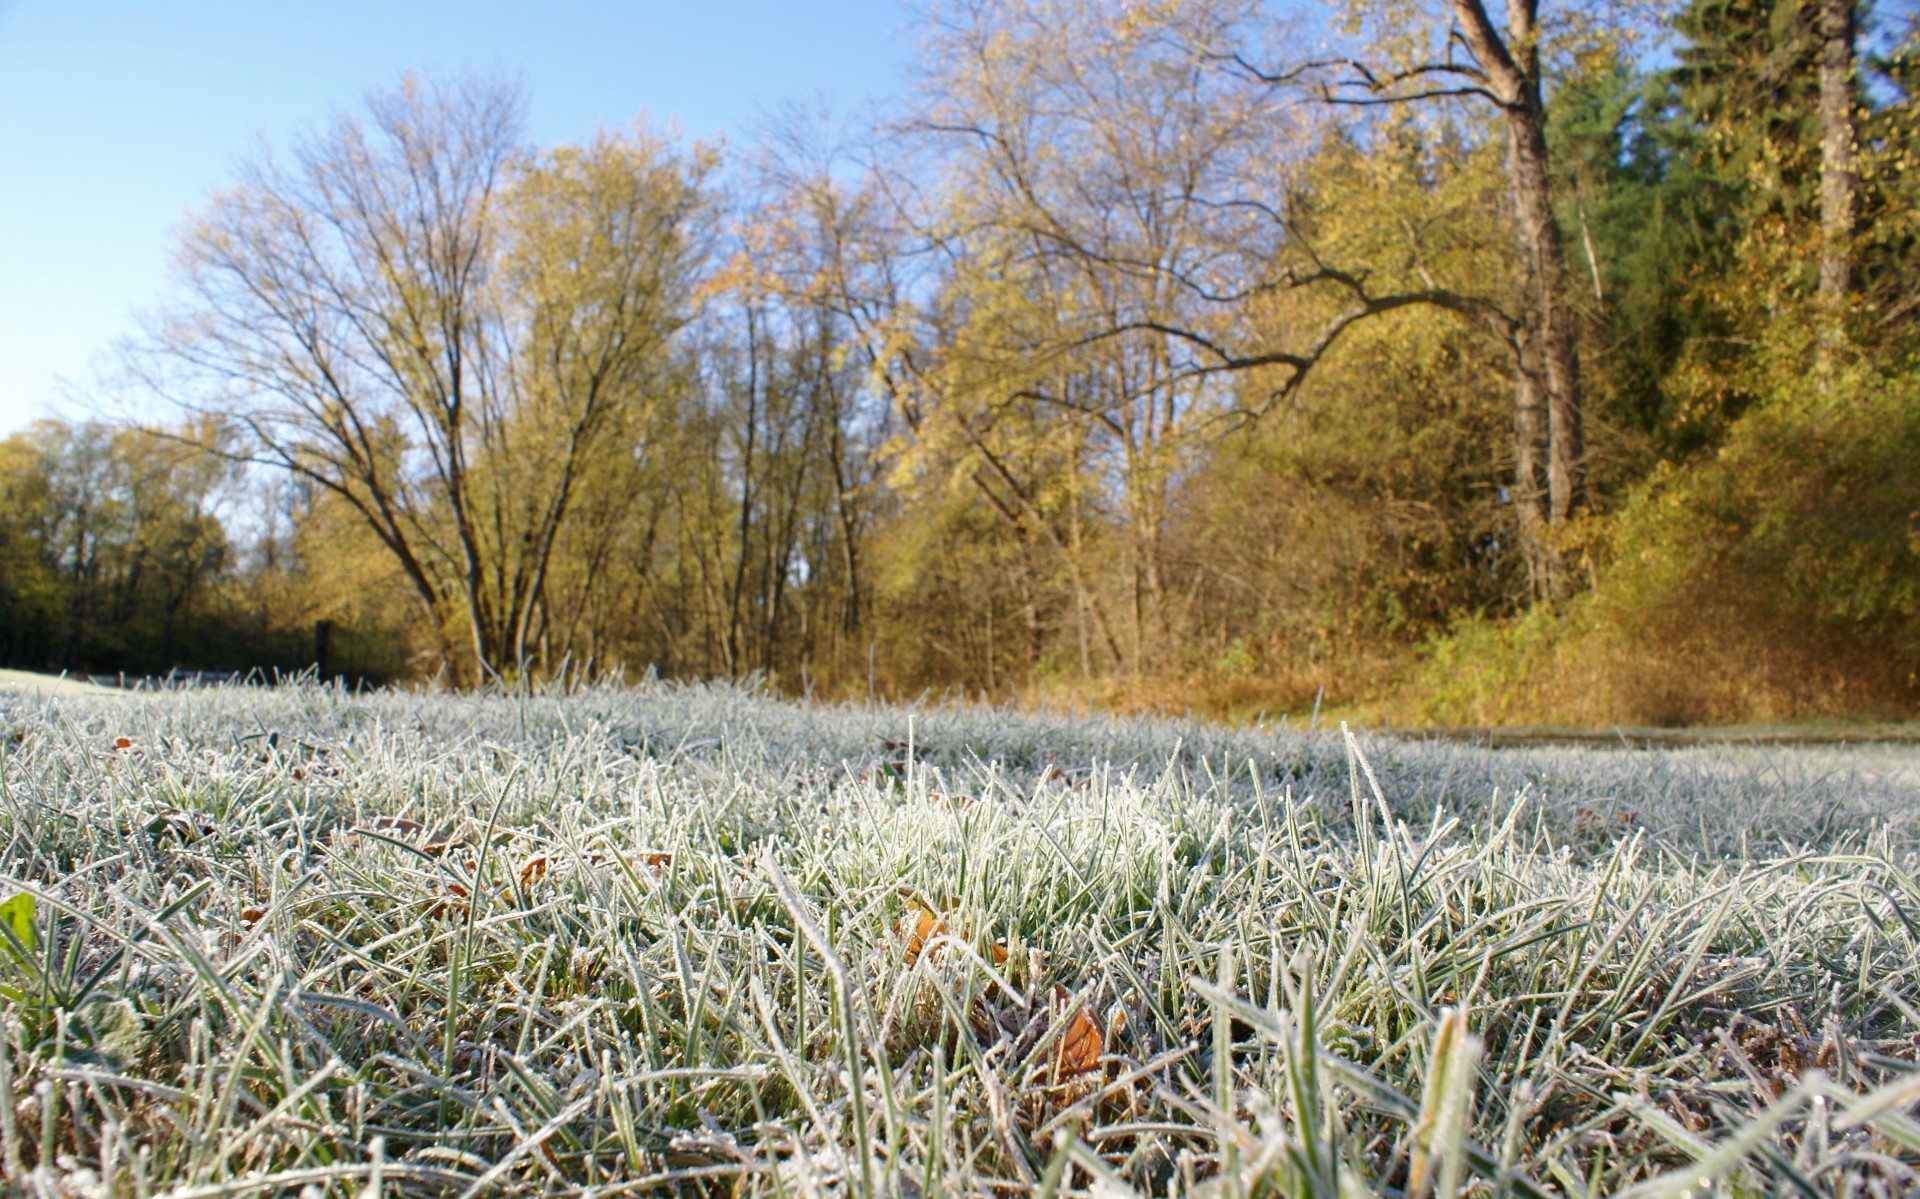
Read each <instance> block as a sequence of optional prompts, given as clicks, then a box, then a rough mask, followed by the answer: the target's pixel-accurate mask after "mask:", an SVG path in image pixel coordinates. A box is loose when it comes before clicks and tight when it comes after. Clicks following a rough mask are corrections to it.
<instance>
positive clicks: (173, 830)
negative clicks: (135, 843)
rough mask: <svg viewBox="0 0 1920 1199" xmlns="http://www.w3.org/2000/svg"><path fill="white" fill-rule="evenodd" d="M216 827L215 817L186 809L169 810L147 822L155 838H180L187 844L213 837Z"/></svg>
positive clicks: (148, 829)
mask: <svg viewBox="0 0 1920 1199" xmlns="http://www.w3.org/2000/svg"><path fill="white" fill-rule="evenodd" d="M214 827H215V826H214V823H213V817H211V816H208V815H207V814H206V813H204V812H189V811H187V810H186V809H185V808H168V809H166V810H165V811H164V812H161V813H159V814H158V815H156V816H155V817H154V818H153V819H152V820H149V821H148V822H147V831H148V832H149V833H152V834H153V835H154V836H163V835H164V836H170V837H178V838H179V839H180V840H182V841H187V842H192V841H198V840H200V839H201V838H202V837H207V836H211V835H212V833H213V830H214Z"/></svg>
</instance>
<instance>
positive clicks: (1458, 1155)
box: [1407, 1008, 1481, 1199]
mask: <svg viewBox="0 0 1920 1199" xmlns="http://www.w3.org/2000/svg"><path fill="white" fill-rule="evenodd" d="M1480 1053H1481V1046H1480V1039H1479V1038H1478V1037H1475V1036H1474V1035H1473V1034H1472V1033H1470V1032H1468V1031H1467V1013H1466V1009H1464V1008H1448V1009H1447V1011H1446V1013H1445V1014H1444V1015H1442V1016H1441V1017H1440V1028H1439V1030H1438V1031H1437V1032H1436V1033H1435V1034H1434V1038H1433V1061H1432V1065H1431V1066H1429V1067H1428V1069H1427V1087H1426V1093H1425V1094H1424V1095H1422V1096H1421V1098H1420V1118H1419V1119H1418V1120H1417V1121H1416V1122H1415V1123H1414V1126H1413V1154H1412V1161H1411V1164H1410V1166H1409V1168H1408V1174H1407V1196H1408V1199H1425V1196H1426V1194H1427V1188H1428V1187H1430V1186H1433V1187H1434V1188H1435V1189H1434V1196H1435V1199H1453V1196H1454V1195H1456V1194H1458V1193H1459V1190H1460V1178H1461V1174H1462V1173H1463V1171H1464V1169H1465V1166H1466V1156H1467V1154H1466V1147H1467V1133H1468V1130H1469V1128H1470V1127H1471V1125H1472V1122H1473V1084H1474V1081H1475V1079H1476V1077H1477V1072H1478V1069H1479V1065H1480ZM1436 1159H1438V1161H1439V1163H1440V1174H1439V1178H1438V1180H1437V1186H1436V1185H1435V1183H1436V1180H1435V1178H1434V1177H1433V1174H1432V1167H1433V1163H1434V1161H1435V1160H1436Z"/></svg>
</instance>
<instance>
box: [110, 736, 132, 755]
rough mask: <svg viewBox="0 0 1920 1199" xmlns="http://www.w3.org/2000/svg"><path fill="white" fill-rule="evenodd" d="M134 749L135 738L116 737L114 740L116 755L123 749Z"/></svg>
mask: <svg viewBox="0 0 1920 1199" xmlns="http://www.w3.org/2000/svg"><path fill="white" fill-rule="evenodd" d="M132 748H133V738H131V737H115V738H114V739H113V752H114V753H119V752H120V751H121V750H123V749H132Z"/></svg>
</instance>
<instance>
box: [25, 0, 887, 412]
mask: <svg viewBox="0 0 1920 1199" xmlns="http://www.w3.org/2000/svg"><path fill="white" fill-rule="evenodd" d="M907 21H908V15H907V11H906V9H905V8H904V7H903V5H902V4H901V2H900V0H836V2H834V3H828V4H800V3H793V2H791V0H788V2H784V3H783V2H781V0H705V2H704V3H688V2H685V0H682V2H666V0H633V2H630V3H616V2H614V0H596V2H593V3H585V2H582V3H567V2H564V0H553V2H550V3H546V4H531V3H526V4H507V3H487V2H484V0H469V2H467V3H462V4H454V3H445V2H442V0H432V2H423V3H412V2H405V3H400V2H395V0H386V2H385V3H365V2H362V0H329V2H308V0H252V2H249V3H237V2H227V3H188V2H175V3H166V2H164V0H144V2H140V3H124V2H112V3H110V2H102V0H0V436H4V435H5V434H7V433H10V432H13V431H15V430H18V429H20V428H22V427H24V426H25V425H26V424H27V423H28V422H30V421H31V420H33V419H34V418H35V417H37V416H41V415H46V414H48V413H49V412H50V411H51V410H52V409H53V408H54V407H55V406H56V405H57V404H58V402H59V401H60V400H61V397H62V396H63V394H65V393H66V391H67V388H66V387H65V386H63V383H62V380H65V381H66V383H68V384H71V385H76V386H78V387H81V388H84V387H85V385H86V383H87V380H88V378H89V376H90V374H91V372H92V369H93V363H94V361H95V359H96V356H97V355H98V354H100V353H101V352H102V351H105V350H107V349H108V348H110V347H111V345H112V343H113V342H114V341H115V339H117V338H119V337H122V336H125V335H127V334H129V333H131V332H133V331H134V330H135V328H136V327H137V326H136V324H135V314H136V313H137V311H138V310H139V309H142V308H150V307H153V306H155V305H157V304H158V303H159V302H160V301H161V300H162V299H163V298H164V295H165V287H166V275H167V258H168V255H169V253H170V252H171V246H172V237H173V231H174V229H175V228H176V227H177V226H178V225H179V223H180V221H181V220H182V218H183V217H184V216H185V215H186V214H187V213H188V212H190V211H192V210H193V209H194V208H196V207H198V206H199V205H200V204H201V202H202V201H204V199H205V198H206V197H207V195H208V194H209V193H211V192H212V191H214V190H215V189H217V188H219V187H220V186H222V185H223V184H224V183H225V182H226V181H227V180H228V179H229V177H230V175H231V172H232V167H233V164H234V162H235V160H236V159H237V158H238V157H240V156H242V155H244V154H245V153H247V152H248V151H249V150H250V149H251V148H252V147H253V146H254V145H255V144H256V143H257V141H258V139H260V138H263V137H264V138H265V139H267V140H268V141H269V142H270V143H271V144H273V145H276V146H285V145H287V144H288V143H289V142H290V141H291V140H292V139H293V138H294V137H296V136H297V135H298V134H299V133H301V132H302V131H303V130H305V129H307V128H310V127H312V126H315V125H317V124H319V123H321V122H323V121H324V120H326V119H327V117H328V116H329V115H330V114H332V113H334V112H337V111H340V110H343V109H351V108H353V107H354V106H355V105H356V103H357V101H358V99H359V97H360V96H361V95H363V94H364V93H365V92H366V91H367V90H368V89H370V88H373V87H379V86H384V85H389V84H391V83H393V82H394V81H396V80H397V79H398V78H399V77H400V76H401V75H402V74H403V73H405V72H407V71H418V72H427V73H451V72H455V71H459V70H462V69H475V70H479V71H483V72H503V73H506V74H509V75H513V76H517V77H518V78H519V79H520V80H521V81H522V82H523V83H524V85H525V87H526V91H527V94H528V97H529V100H530V105H529V111H528V133H529V135H530V136H531V138H532V139H533V140H534V141H536V142H539V143H542V144H550V143H553V142H560V141H571V140H579V139H581V138H584V137H586V136H588V135H590V134H591V133H592V132H593V131H594V130H595V129H596V128H600V127H608V126H622V125H626V124H628V123H630V122H631V121H633V119H634V118H635V117H636V116H638V115H639V114H640V113H641V112H642V111H644V112H645V113H646V114H647V116H648V118H649V120H650V122H652V123H654V124H655V125H663V124H664V123H665V122H666V121H668V120H670V119H671V120H673V121H675V122H677V124H678V125H679V128H680V129H681V131H682V133H683V134H685V135H686V136H688V137H698V138H710V137H712V136H714V135H716V134H720V133H727V134H729V135H730V136H731V137H732V139H733V140H734V141H735V142H736V143H739V142H744V141H746V140H747V139H748V137H749V135H750V132H751V129H752V126H753V124H754V122H755V120H756V119H757V118H758V117H759V116H760V114H762V113H763V112H765V111H767V110H768V109H770V108H774V107H777V106H778V105H780V104H781V103H782V102H783V101H787V100H797V99H807V98H811V97H814V96H816V95H823V94H824V95H830V96H831V97H833V98H834V100H835V101H836V102H837V104H838V105H840V106H843V107H857V106H859V105H860V104H862V103H864V102H865V101H866V100H867V99H868V98H869V97H872V98H884V97H886V96H888V95H890V94H893V93H895V92H897V91H898V90H899V80H900V73H901V70H902V68H903V66H904V64H905V62H906V60H907V57H908V45H909V43H908V39H907V32H906V26H907Z"/></svg>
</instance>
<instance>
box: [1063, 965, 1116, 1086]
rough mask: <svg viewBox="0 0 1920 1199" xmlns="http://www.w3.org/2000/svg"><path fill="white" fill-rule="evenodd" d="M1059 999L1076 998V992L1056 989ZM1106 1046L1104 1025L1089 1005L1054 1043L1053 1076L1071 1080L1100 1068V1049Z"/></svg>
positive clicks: (1066, 1000)
mask: <svg viewBox="0 0 1920 1199" xmlns="http://www.w3.org/2000/svg"><path fill="white" fill-rule="evenodd" d="M1053 997H1054V999H1055V1001H1057V1002H1058V1003H1060V1004H1061V1005H1062V1009H1063V1010H1064V1007H1065V1005H1067V1004H1069V1003H1071V1002H1072V1001H1073V993H1072V992H1070V991H1068V990H1067V989H1066V988H1065V987H1062V986H1058V985H1056V986H1055V987H1054V988H1053ZM1103 1048H1105V1046H1104V1043H1103V1041H1102V1039H1101V1036H1100V1026H1099V1025H1098V1024H1095V1023H1094V1022H1093V1019H1092V1017H1090V1016H1088V1015H1087V1011H1086V1009H1085V1008H1082V1009H1080V1010H1079V1011H1077V1012H1075V1013H1074V1014H1073V1020H1072V1021H1071V1022H1069V1023H1068V1025H1067V1031H1066V1032H1064V1033H1062V1034H1061V1035H1060V1039H1059V1040H1058V1041H1056V1042H1054V1046H1053V1078H1054V1081H1055V1082H1060V1081H1063V1080H1065V1079H1069V1078H1072V1077H1074V1076H1075V1075H1078V1074H1086V1073H1089V1072H1091V1071H1094V1070H1098V1069H1099V1068H1100V1052H1101V1050H1102V1049H1103Z"/></svg>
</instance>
